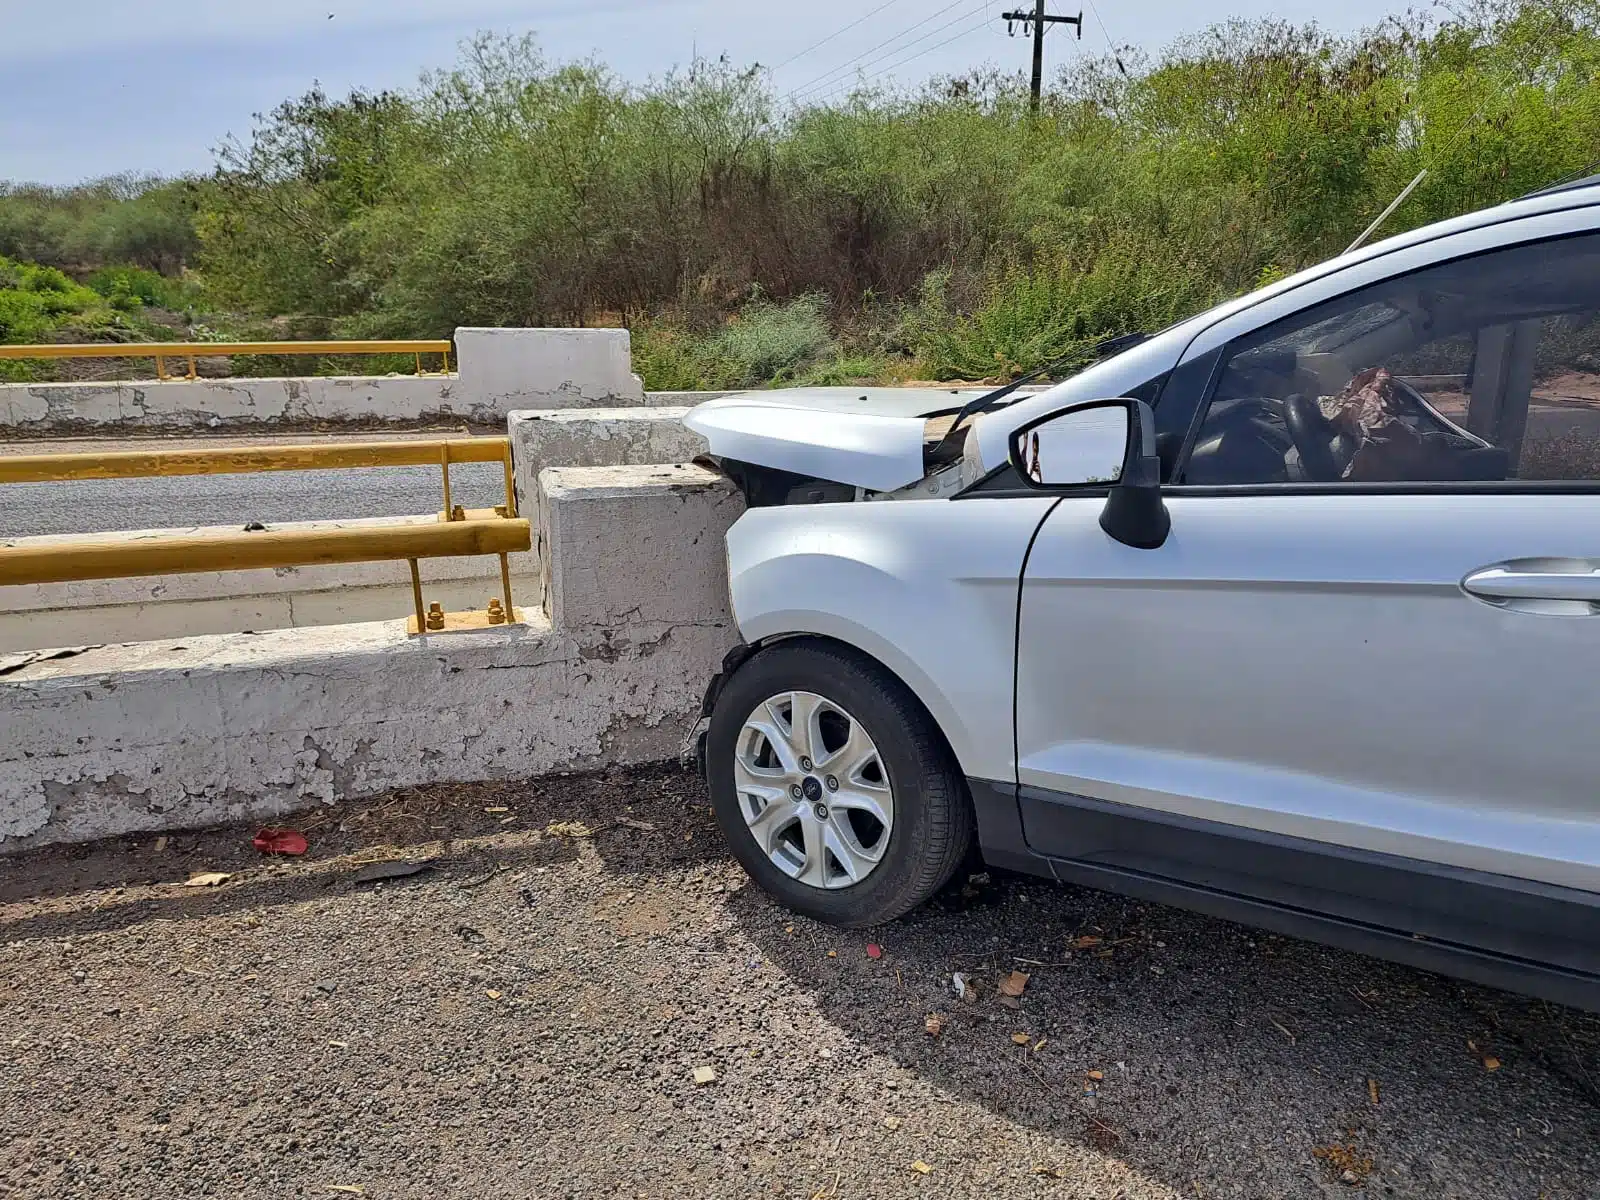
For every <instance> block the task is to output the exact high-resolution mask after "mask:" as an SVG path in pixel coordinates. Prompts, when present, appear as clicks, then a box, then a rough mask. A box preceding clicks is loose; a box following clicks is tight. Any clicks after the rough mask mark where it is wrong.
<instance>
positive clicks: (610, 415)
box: [506, 406, 706, 597]
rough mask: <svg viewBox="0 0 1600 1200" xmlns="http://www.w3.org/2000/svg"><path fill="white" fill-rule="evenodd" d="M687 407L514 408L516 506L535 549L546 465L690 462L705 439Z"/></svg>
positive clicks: (508, 426) (511, 431) (511, 419)
mask: <svg viewBox="0 0 1600 1200" xmlns="http://www.w3.org/2000/svg"><path fill="white" fill-rule="evenodd" d="M688 411H689V410H688V408H685V407H659V406H645V407H640V408H593V409H576V408H574V409H557V410H543V411H532V412H514V413H512V414H511V415H510V416H509V417H508V418H506V429H507V432H508V434H509V435H510V438H511V461H512V463H513V470H514V472H515V479H516V489H517V507H518V510H519V511H520V513H521V515H522V516H524V517H527V518H528V521H529V522H530V523H531V524H532V526H533V549H534V553H535V554H540V553H541V552H542V551H541V548H540V539H541V536H542V535H541V533H540V521H541V512H540V505H541V503H542V496H543V492H542V491H541V490H540V488H539V486H538V481H539V473H540V472H541V471H543V470H544V469H545V468H546V467H615V466H624V465H642V464H645V463H676V462H690V461H692V460H693V459H695V458H697V457H698V456H699V455H701V454H703V453H705V449H706V442H705V439H704V438H703V437H701V436H700V435H699V434H698V433H695V432H694V431H693V430H691V429H689V428H687V427H686V426H685V425H684V424H683V416H684V414H685V413H687V412H688ZM540 595H541V597H542V596H543V592H541V593H540Z"/></svg>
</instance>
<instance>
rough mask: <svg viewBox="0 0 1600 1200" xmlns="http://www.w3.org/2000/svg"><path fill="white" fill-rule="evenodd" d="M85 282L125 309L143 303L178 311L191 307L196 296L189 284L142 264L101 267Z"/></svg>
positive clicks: (193, 288)
mask: <svg viewBox="0 0 1600 1200" xmlns="http://www.w3.org/2000/svg"><path fill="white" fill-rule="evenodd" d="M84 283H85V285H87V286H88V287H90V288H92V289H93V290H94V291H96V292H98V293H99V294H100V295H102V296H104V297H105V298H106V299H107V300H109V301H110V302H111V303H112V304H113V305H114V306H115V307H117V308H120V309H123V310H125V311H131V310H133V309H135V308H138V307H141V306H145V305H149V306H152V307H155V308H166V309H172V310H177V311H181V310H183V309H186V308H192V307H194V305H195V304H196V302H197V301H198V299H199V296H198V294H197V289H196V288H195V287H193V286H192V285H188V284H185V283H183V282H182V281H181V280H177V279H168V278H167V277H166V276H165V275H161V274H159V273H158V272H155V271H151V270H149V269H147V268H145V267H102V268H100V270H98V271H94V272H92V273H91V274H90V275H89V277H88V278H87V279H85V280H84Z"/></svg>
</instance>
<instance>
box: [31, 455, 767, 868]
mask: <svg viewBox="0 0 1600 1200" xmlns="http://www.w3.org/2000/svg"><path fill="white" fill-rule="evenodd" d="M545 478H546V480H547V482H548V485H549V487H550V488H551V493H550V495H549V497H548V502H547V503H546V504H545V505H544V506H543V511H544V512H545V513H546V521H545V525H546V540H545V545H546V561H547V564H548V570H549V572H550V576H551V579H552V584H553V593H554V595H553V603H552V614H551V616H553V618H554V621H553V623H552V620H551V619H550V616H546V615H545V614H540V613H538V612H534V613H532V614H530V623H529V624H527V625H526V626H516V627H500V628H493V629H488V630H484V631H480V632H474V633H454V634H437V635H431V636H428V637H423V638H408V637H407V636H406V635H405V633H404V630H403V625H402V623H401V622H399V621H385V622H376V623H369V624H362V625H343V626H332V627H325V628H318V629H286V630H276V631H269V632H266V633H261V634H258V635H249V634H237V633H235V634H227V635H221V636H204V637H189V636H185V637H184V638H183V639H182V640H181V641H168V640H157V641H145V642H141V643H137V644H133V645H119V646H105V647H99V648H91V649H87V650H84V651H82V652H77V653H73V652H67V654H66V656H63V657H52V656H51V655H49V654H48V653H46V654H31V655H16V656H9V657H0V853H5V852H11V851H16V850H21V849H26V848H29V847H32V846H38V845H43V844H47V843H52V842H61V841H74V840H83V839H87V838H95V837H104V836H108V835H113V834H118V833H126V832H132V831H137V830H153V829H171V828H182V827H193V826H198V825H205V824H210V823H215V822H218V821H224V820H232V819H242V818H246V817H249V818H267V817H272V816H275V815H277V814H280V813H283V812H287V811H290V810H292V809H296V808H303V807H305V806H307V805H308V804H314V803H318V802H320V803H332V802H335V801H339V800H346V799H354V798H358V797H362V796H370V795H374V794H377V793H380V792H384V791H387V790H389V789H392V788H396V787H404V786H416V785H421V784H426V783H433V782H441V781H466V780H475V779H491V778H520V777H527V776H533V775H538V774H542V773H547V772H551V771H557V770H567V769H576V768H583V767H588V766H596V765H605V764H609V763H632V762H641V761H648V760H653V759H660V758H664V757H671V756H672V755H674V754H675V753H676V752H677V750H678V748H679V746H680V744H681V741H682V738H683V736H684V734H685V733H686V732H687V731H688V730H689V729H690V728H692V725H693V721H694V719H695V716H696V714H697V712H698V707H699V701H700V696H701V693H702V690H703V688H704V686H705V682H706V680H707V679H708V678H709V676H710V675H711V673H712V672H713V671H714V670H715V669H716V667H717V664H718V663H719V662H720V660H721V656H722V654H723V652H724V651H725V649H726V648H727V646H729V645H730V644H731V643H732V642H733V640H734V638H735V637H736V634H735V631H734V627H733V623H732V618H731V615H730V614H729V611H728V604H727V597H726V586H725V576H724V570H723V536H724V534H725V532H726V530H727V527H728V525H729V524H730V523H731V522H732V521H733V520H734V519H735V518H736V517H737V516H738V513H739V509H740V503H739V499H738V496H737V493H736V491H735V490H734V489H733V488H732V486H731V485H730V484H729V483H728V482H727V481H726V480H724V479H721V478H720V477H718V476H716V475H715V474H713V473H712V472H709V471H706V470H703V469H701V468H698V467H692V466H684V467H680V468H671V467H664V468H663V467H656V468H637V467H619V468H578V469H574V470H571V471H564V470H561V469H553V470H550V471H547V472H545Z"/></svg>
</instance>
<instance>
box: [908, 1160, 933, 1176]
mask: <svg viewBox="0 0 1600 1200" xmlns="http://www.w3.org/2000/svg"><path fill="white" fill-rule="evenodd" d="M911 1169H912V1170H913V1171H915V1172H916V1173H917V1174H918V1175H932V1174H933V1168H932V1167H930V1166H929V1165H928V1164H927V1163H925V1162H923V1161H922V1160H921V1159H920V1158H919V1159H917V1161H916V1162H914V1163H912V1164H911Z"/></svg>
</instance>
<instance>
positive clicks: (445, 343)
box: [0, 338, 450, 379]
mask: <svg viewBox="0 0 1600 1200" xmlns="http://www.w3.org/2000/svg"><path fill="white" fill-rule="evenodd" d="M245 354H414V355H416V359H417V374H418V375H421V374H422V373H423V370H422V356H423V355H424V354H438V355H441V356H442V358H443V365H442V367H441V368H440V369H441V371H442V372H444V373H446V374H448V373H449V371H450V340H449V339H448V338H423V339H413V340H409V341H404V340H402V341H384V340H379V341H372V340H367V341H360V340H356V341H328V342H86V343H84V344H82V345H76V346H74V345H68V344H60V345H57V344H54V343H52V344H49V345H43V344H40V345H32V346H0V359H8V358H9V359H16V358H153V359H155V360H156V378H157V379H170V378H172V376H170V375H168V374H167V359H169V358H178V359H184V360H186V361H187V362H188V364H189V373H188V375H187V376H186V378H189V379H193V378H195V359H197V358H214V357H222V356H229V357H231V356H233V355H245Z"/></svg>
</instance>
